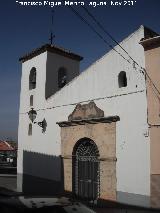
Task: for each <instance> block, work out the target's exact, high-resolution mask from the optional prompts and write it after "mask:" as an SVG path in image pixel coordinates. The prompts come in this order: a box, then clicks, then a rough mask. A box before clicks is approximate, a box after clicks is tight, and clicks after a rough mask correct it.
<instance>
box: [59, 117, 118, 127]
mask: <svg viewBox="0 0 160 213" xmlns="http://www.w3.org/2000/svg"><path fill="white" fill-rule="evenodd" d="M119 120H120V118H119V116H110V117H103V118H91V119H82V120H72V121H62V122H57V123H56V124H58V125H59V126H60V127H68V126H77V125H85V124H97V123H112V122H117V121H119Z"/></svg>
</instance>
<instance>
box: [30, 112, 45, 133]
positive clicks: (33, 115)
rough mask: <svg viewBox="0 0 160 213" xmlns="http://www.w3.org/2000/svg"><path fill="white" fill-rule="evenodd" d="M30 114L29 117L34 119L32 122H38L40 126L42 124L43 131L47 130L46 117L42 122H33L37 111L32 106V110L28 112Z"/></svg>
mask: <svg viewBox="0 0 160 213" xmlns="http://www.w3.org/2000/svg"><path fill="white" fill-rule="evenodd" d="M28 116H29V119H30V120H31V121H32V123H34V124H38V126H40V127H41V128H42V132H43V133H44V132H45V131H46V128H47V122H46V120H45V118H44V119H43V121H41V122H33V121H34V120H35V119H36V117H37V112H36V111H35V110H34V109H33V108H31V110H30V111H29V112H28Z"/></svg>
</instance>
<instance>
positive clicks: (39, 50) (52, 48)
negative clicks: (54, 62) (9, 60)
mask: <svg viewBox="0 0 160 213" xmlns="http://www.w3.org/2000/svg"><path fill="white" fill-rule="evenodd" d="M46 51H48V52H52V53H56V54H59V55H62V56H64V57H68V58H71V59H74V60H76V61H81V60H82V59H83V57H81V56H79V55H77V54H74V53H72V52H70V51H68V50H65V49H63V48H59V47H57V46H55V45H50V44H45V45H43V46H41V47H39V48H37V49H34V50H33V51H32V52H30V53H27V54H26V55H24V56H22V57H21V58H20V59H19V61H21V62H22V63H23V62H25V61H27V60H29V59H32V58H33V57H35V56H37V55H40V54H41V53H44V52H46Z"/></svg>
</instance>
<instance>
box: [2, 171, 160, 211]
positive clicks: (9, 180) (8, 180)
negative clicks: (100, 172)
mask: <svg viewBox="0 0 160 213" xmlns="http://www.w3.org/2000/svg"><path fill="white" fill-rule="evenodd" d="M16 181H17V177H16V175H12V174H8V175H7V174H0V191H1V192H2V193H6V194H9V193H10V191H9V190H11V191H12V190H13V191H15V190H16ZM4 188H6V190H5V189H4ZM40 199H41V200H42V199H43V198H40ZM44 199H46V198H44ZM32 200H34V202H35V203H37V202H39V199H38V198H32ZM19 202H20V201H19V200H17V198H15V201H14V203H18V205H19ZM25 202H28V201H26V200H25ZM32 202H33V201H32ZM45 202H46V203H47V202H48V201H45ZM41 203H42V201H41ZM91 209H93V211H94V212H95V213H152V212H160V211H155V210H147V209H136V208H134V207H128V206H126V207H125V206H123V207H118V206H117V207H115V206H114V207H112V208H111V207H110V208H92V207H91ZM44 212H45V211H44ZM53 212H54V211H53ZM78 212H79V211H78ZM84 213H85V212H84Z"/></svg>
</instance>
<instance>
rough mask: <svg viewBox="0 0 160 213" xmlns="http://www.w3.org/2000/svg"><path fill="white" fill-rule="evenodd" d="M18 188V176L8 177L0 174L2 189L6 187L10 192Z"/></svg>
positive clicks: (10, 175)
mask: <svg viewBox="0 0 160 213" xmlns="http://www.w3.org/2000/svg"><path fill="white" fill-rule="evenodd" d="M16 186H17V176H16V175H12V174H9V175H6V174H0V187H4V188H6V189H9V190H13V191H15V190H16Z"/></svg>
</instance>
